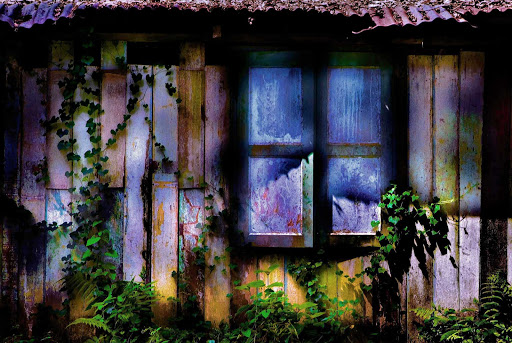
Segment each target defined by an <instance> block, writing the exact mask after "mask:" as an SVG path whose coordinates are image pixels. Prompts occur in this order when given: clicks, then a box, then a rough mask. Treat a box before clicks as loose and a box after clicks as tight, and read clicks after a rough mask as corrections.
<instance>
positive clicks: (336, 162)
mask: <svg viewBox="0 0 512 343" xmlns="http://www.w3.org/2000/svg"><path fill="white" fill-rule="evenodd" d="M379 175H380V160H379V159H378V158H361V157H358V158H330V159H329V162H328V178H329V198H330V199H332V231H333V233H336V234H342V233H358V234H361V233H372V232H373V230H372V227H371V221H372V220H378V206H377V205H378V203H379V200H380V177H379Z"/></svg>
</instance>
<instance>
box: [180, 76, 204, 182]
mask: <svg viewBox="0 0 512 343" xmlns="http://www.w3.org/2000/svg"><path fill="white" fill-rule="evenodd" d="M178 92H179V97H180V99H181V103H180V105H179V109H178V125H179V126H178V139H179V141H178V142H179V145H178V166H179V167H178V169H179V171H180V178H179V184H180V188H197V187H199V185H200V184H201V183H203V181H204V112H203V111H204V71H189V70H182V69H180V72H179V75H178Z"/></svg>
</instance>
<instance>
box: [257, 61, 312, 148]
mask: <svg viewBox="0 0 512 343" xmlns="http://www.w3.org/2000/svg"><path fill="white" fill-rule="evenodd" d="M249 88H250V91H249V97H250V100H249V116H250V119H249V123H250V129H249V133H250V138H249V144H250V145H258V144H260V145H262V144H300V143H301V134H302V82H301V70H300V68H251V69H250V71H249Z"/></svg>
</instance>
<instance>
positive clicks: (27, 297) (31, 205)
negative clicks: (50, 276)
mask: <svg viewBox="0 0 512 343" xmlns="http://www.w3.org/2000/svg"><path fill="white" fill-rule="evenodd" d="M46 76H47V71H46V69H34V70H33V73H31V72H23V120H22V123H23V138H22V142H21V145H22V152H23V153H22V155H21V165H22V168H21V194H20V195H21V204H22V205H23V207H25V208H26V209H27V210H29V211H30V213H31V214H32V217H33V218H31V220H30V221H31V222H34V223H35V222H40V221H43V220H44V219H45V215H46V208H45V185H44V182H37V181H36V176H35V175H34V171H35V170H36V169H37V168H38V167H37V166H38V164H39V163H41V161H42V159H43V158H44V157H45V156H44V152H45V151H44V149H41V148H40V147H42V146H43V147H44V146H45V145H46V136H45V135H44V133H45V130H44V128H43V127H42V126H41V125H36V124H35V123H39V122H40V121H41V120H45V119H46V92H47V84H46V81H47V80H46ZM25 231H28V232H27V233H26V234H24V235H23V236H22V237H23V239H24V241H23V246H22V249H21V258H20V261H21V265H20V282H19V285H20V294H21V296H20V301H21V306H22V307H23V312H22V313H21V315H22V323H23V325H26V326H25V328H26V329H27V330H28V332H32V326H33V318H32V317H31V314H33V313H34V312H35V305H36V304H38V303H42V302H43V284H44V265H45V261H44V256H45V246H44V243H45V237H44V236H43V234H42V233H39V232H37V233H34V232H30V231H29V230H28V228H25Z"/></svg>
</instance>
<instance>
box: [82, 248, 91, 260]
mask: <svg viewBox="0 0 512 343" xmlns="http://www.w3.org/2000/svg"><path fill="white" fill-rule="evenodd" d="M91 255H92V251H91V250H89V249H87V250H86V251H85V252H84V254H83V255H82V260H85V259H86V258H87V257H89V256H91Z"/></svg>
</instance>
